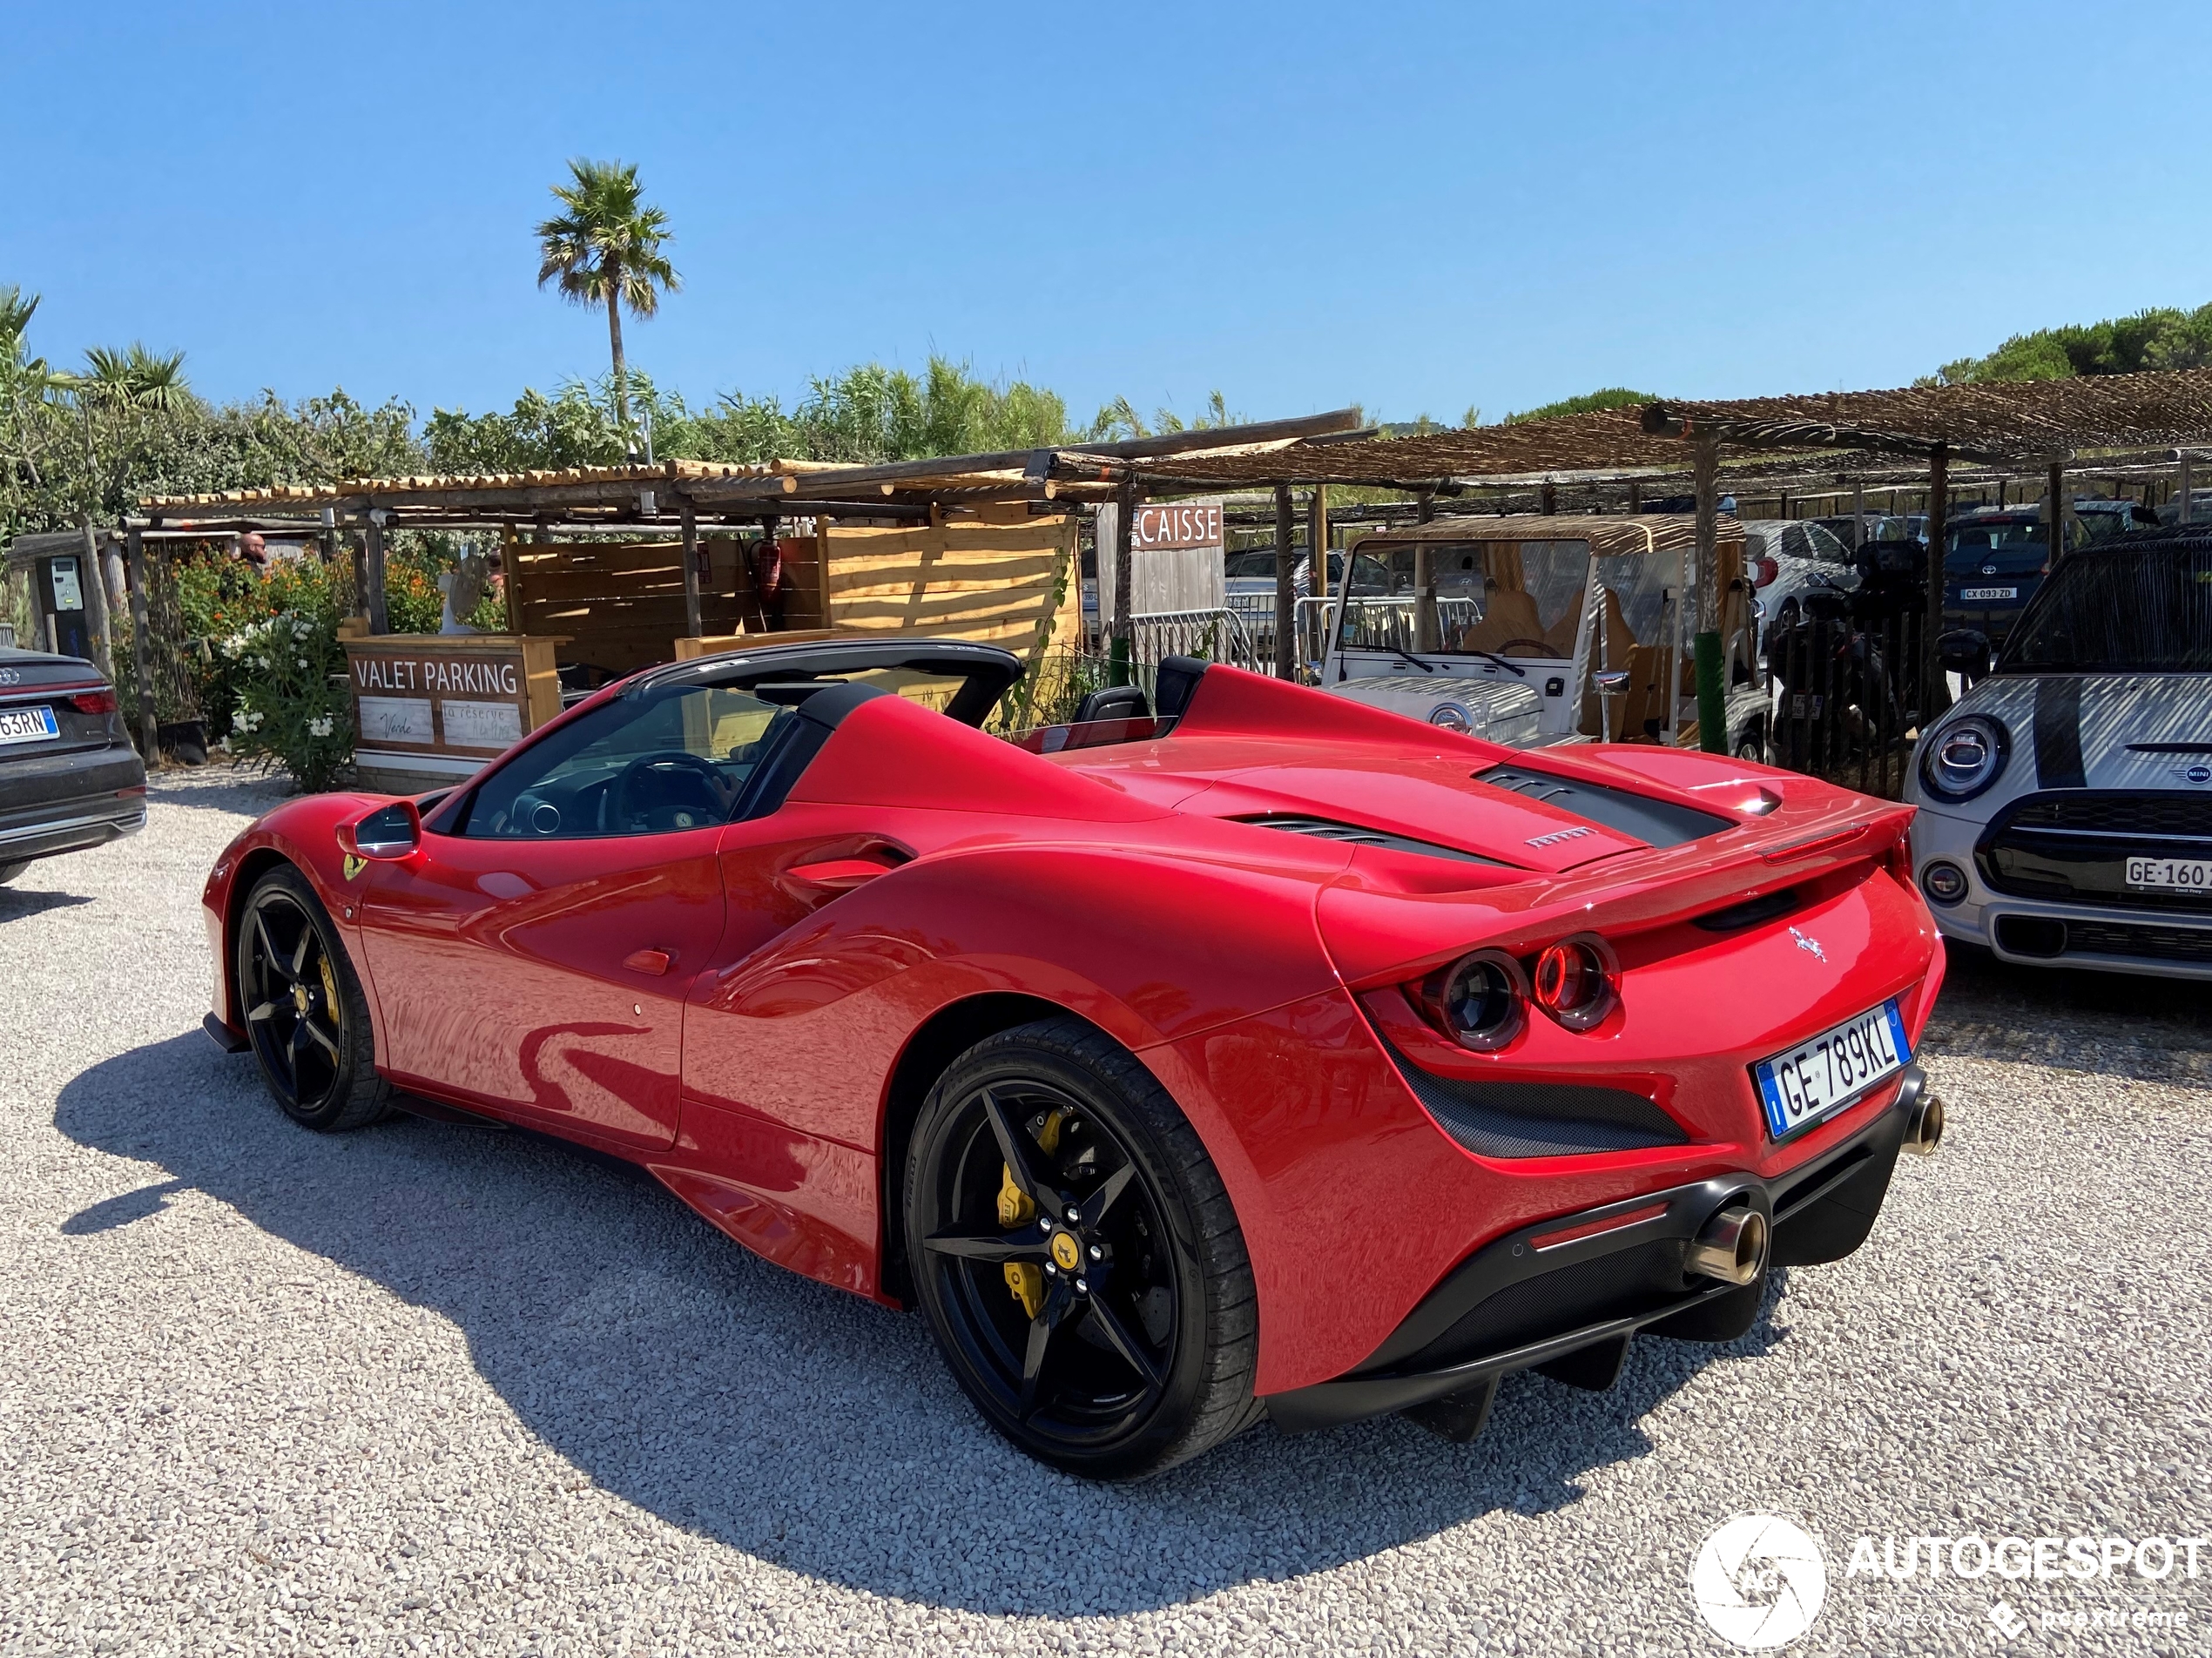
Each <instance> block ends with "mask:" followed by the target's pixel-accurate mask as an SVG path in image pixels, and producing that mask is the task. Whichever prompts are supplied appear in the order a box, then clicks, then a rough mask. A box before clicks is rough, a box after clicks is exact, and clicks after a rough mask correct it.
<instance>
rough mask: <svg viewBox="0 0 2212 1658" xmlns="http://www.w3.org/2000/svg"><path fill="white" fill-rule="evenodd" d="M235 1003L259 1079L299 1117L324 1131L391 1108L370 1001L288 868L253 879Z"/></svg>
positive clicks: (244, 913)
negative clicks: (257, 1065)
mask: <svg viewBox="0 0 2212 1658" xmlns="http://www.w3.org/2000/svg"><path fill="white" fill-rule="evenodd" d="M235 947H236V956H237V960H236V974H237V980H236V982H237V984H238V1001H239V1011H240V1012H242V1013H243V1014H245V1016H246V1035H247V1038H248V1040H249V1041H251V1042H252V1043H253V1057H254V1058H255V1059H256V1060H257V1061H258V1062H260V1067H261V1075H262V1078H263V1080H264V1081H266V1082H267V1083H268V1085H269V1092H270V1093H272V1094H273V1095H276V1099H277V1103H278V1104H279V1105H280V1106H282V1107H283V1108H284V1113H285V1115H287V1116H288V1117H290V1118H291V1119H292V1120H293V1122H298V1123H300V1124H303V1125H304V1126H306V1127H307V1128H310V1129H320V1130H321V1131H324V1132H326V1133H327V1132H332V1131H335V1130H338V1129H359V1128H364V1127H366V1126H367V1125H368V1124H369V1123H372V1122H375V1121H376V1120H377V1119H378V1118H380V1117H381V1116H383V1115H385V1114H386V1113H387V1112H388V1111H389V1110H390V1109H391V1095H392V1089H391V1084H389V1083H388V1082H385V1080H384V1079H383V1078H382V1077H381V1076H379V1075H377V1074H376V1049H375V1040H374V1035H372V1033H371V1031H370V1029H369V1022H368V998H367V997H366V996H364V995H363V994H361V981H360V979H358V978H357V977H355V975H354V964H353V963H352V961H350V960H347V955H346V949H345V947H344V946H343V945H342V944H341V943H340V942H339V940H338V930H337V928H336V927H334V926H333V925H332V924H331V920H330V914H329V912H328V911H327V910H325V909H324V908H323V907H322V901H321V900H320V899H318V898H317V897H316V896H315V893H314V888H313V887H312V886H309V885H308V884H307V879H306V878H305V877H304V876H302V875H301V874H300V872H299V871H298V870H296V869H293V868H292V867H291V866H289V865H285V866H280V867H278V868H276V869H273V870H271V871H270V872H269V873H267V874H266V875H264V876H262V877H261V879H260V880H258V881H256V882H255V883H254V885H253V891H252V892H251V893H248V894H247V895H246V904H245V907H244V908H243V909H241V910H240V911H239V918H238V930H237V933H236V940H235Z"/></svg>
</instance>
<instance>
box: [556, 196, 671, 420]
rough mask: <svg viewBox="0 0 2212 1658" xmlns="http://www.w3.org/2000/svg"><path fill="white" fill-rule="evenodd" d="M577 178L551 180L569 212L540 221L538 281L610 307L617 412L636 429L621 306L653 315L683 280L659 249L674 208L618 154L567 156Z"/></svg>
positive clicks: (578, 300)
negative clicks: (655, 201)
mask: <svg viewBox="0 0 2212 1658" xmlns="http://www.w3.org/2000/svg"><path fill="white" fill-rule="evenodd" d="M569 172H570V177H571V179H572V180H573V182H571V183H569V184H565V185H554V186H553V196H554V199H556V201H558V202H559V203H560V204H561V206H562V207H563V208H564V209H565V210H566V211H565V212H563V213H562V214H561V215H560V216H559V217H558V218H556V219H547V220H546V221H545V222H544V223H543V224H542V225H540V226H538V227H537V246H538V267H537V285H538V286H540V287H543V286H545V285H546V284H547V283H548V282H551V281H555V280H558V282H559V284H560V289H561V293H562V297H563V298H564V299H566V300H570V301H571V302H572V303H574V304H577V305H604V306H605V307H607V340H608V344H609V345H610V347H611V348H612V350H613V353H614V364H615V376H614V378H615V417H616V419H617V420H618V421H620V422H621V423H622V429H623V431H624V435H627V434H628V433H629V431H630V388H629V383H628V378H627V374H626V372H625V370H624V365H623V357H622V307H624V306H628V307H630V312H631V315H632V316H639V317H650V316H651V315H652V314H653V313H655V312H656V311H658V310H659V309H660V291H661V290H662V289H666V290H667V291H668V292H669V293H677V292H678V291H679V290H680V289H681V288H682V286H683V283H682V282H681V280H679V279H678V277H677V274H676V269H675V267H674V266H671V264H670V263H669V262H668V257H667V255H666V254H664V253H662V252H661V244H662V243H664V242H665V241H667V240H668V239H669V235H668V215H667V214H666V213H664V212H662V211H661V210H660V209H659V208H658V207H648V206H645V203H644V192H643V191H642V190H641V188H640V187H639V185H638V183H637V168H635V167H626V166H624V165H623V164H622V163H621V162H619V161H585V160H582V159H578V160H574V161H571V162H570V163H569Z"/></svg>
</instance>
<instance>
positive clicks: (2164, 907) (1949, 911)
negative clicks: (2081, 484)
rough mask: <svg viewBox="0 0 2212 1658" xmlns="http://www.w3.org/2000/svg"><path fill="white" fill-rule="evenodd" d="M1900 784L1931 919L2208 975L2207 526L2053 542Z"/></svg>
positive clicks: (1998, 948) (2009, 956) (2211, 853)
mask: <svg viewBox="0 0 2212 1658" xmlns="http://www.w3.org/2000/svg"><path fill="white" fill-rule="evenodd" d="M1906 798H1907V799H1910V800H1912V802H1913V803H1914V804H1915V805H1918V806H1919V808H1920V811H1919V816H1918V817H1917V818H1916V819H1914V820H1913V825H1912V865H1913V871H1914V873H1915V875H1916V877H1917V878H1918V880H1919V883H1920V890H1921V891H1922V892H1923V893H1925V894H1926V895H1927V899H1928V903H1929V907H1930V908H1931V909H1932V911H1933V912H1934V914H1935V918H1936V924H1937V925H1938V926H1939V927H1941V928H1942V930H1943V933H1944V936H1945V937H1946V938H1949V939H1954V940H1959V941H1960V942H1963V943H1969V944H1978V945H1986V946H1987V947H1989V948H1991V949H1992V950H1993V951H1995V952H1996V954H1998V955H1999V956H2000V958H2002V959H2003V960H2007V961H2018V962H2027V963H2033V964H2038V965H2043V966H2054V967H2091V968H2096V969H2099V970H2101V971H2104V972H2113V973H2146V974H2162V975H2166V976H2169V977H2175V978H2190V979H2212V527H2208V529H2206V530H2204V531H2199V532H2196V533H2194V534H2191V533H2189V532H2187V531H2182V532H2174V533H2168V534H2166V535H2163V536H2158V537H2156V538H2155V539H2146V540H2141V541H2136V542H2133V543H2123V544H2121V545H2108V546H2095V547H2089V548H2086V549H2082V550H2080V551H2079V552H2075V553H2072V554H2069V555H2068V556H2067V557H2066V558H2064V559H2063V560H2062V561H2061V562H2060V564H2059V567H2058V569H2057V570H2055V571H2054V572H2053V574H2052V575H2051V576H2050V577H2049V579H2047V581H2046V582H2045V583H2043V587H2042V590H2041V591H2040V592H2039V593H2038V594H2037V595H2036V596H2035V598H2034V599H2033V601H2032V602H2031V603H2030V604H2029V605H2028V607H2027V610H2026V611H2025V612H2023V614H2022V615H2021V617H2020V621H2019V622H2018V623H2015V624H2014V626H2013V630H2012V632H2011V634H2010V635H2009V636H2008V637H2006V642H2005V645H2004V649H2003V650H2002V651H2001V652H2000V654H1999V656H1998V658H1997V661H1996V663H1995V664H1994V667H1993V671H1992V672H1991V673H1990V674H1989V676H1988V677H1986V678H1985V679H1983V680H1981V681H1980V682H1979V684H1976V685H1975V686H1974V687H1973V689H1972V690H1971V691H1968V692H1967V693H1966V695H1965V696H1964V697H1963V698H1960V699H1959V703H1958V704H1956V705H1955V706H1954V707H1952V709H1951V711H1949V712H1948V713H1946V714H1945V715H1943V716H1942V717H1941V718H1939V719H1938V720H1937V721H1936V722H1935V724H1934V725H1932V726H1931V727H1930V729H1929V730H1928V731H1927V733H1926V734H1925V736H1924V737H1923V738H1921V739H1920V744H1919V752H1918V755H1917V757H1916V763H1915V765H1913V767H1912V778H1911V781H1910V783H1909V785H1908V787H1907V792H1906Z"/></svg>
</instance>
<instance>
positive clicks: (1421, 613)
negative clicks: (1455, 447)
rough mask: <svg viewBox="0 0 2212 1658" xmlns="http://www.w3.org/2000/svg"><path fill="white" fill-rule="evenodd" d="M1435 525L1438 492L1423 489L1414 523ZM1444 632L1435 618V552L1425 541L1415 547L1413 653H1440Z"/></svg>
mask: <svg viewBox="0 0 2212 1658" xmlns="http://www.w3.org/2000/svg"><path fill="white" fill-rule="evenodd" d="M1435 521H1436V491H1435V490H1433V489H1423V490H1421V491H1420V493H1419V494H1418V495H1415V496H1414V497H1413V522H1415V523H1421V524H1426V523H1433V522H1435ZM1443 648H1444V629H1443V625H1442V623H1440V622H1439V621H1438V619H1437V615H1436V549H1434V548H1433V547H1432V546H1430V545H1429V543H1426V542H1425V541H1417V542H1415V543H1413V649H1414V650H1442V649H1443Z"/></svg>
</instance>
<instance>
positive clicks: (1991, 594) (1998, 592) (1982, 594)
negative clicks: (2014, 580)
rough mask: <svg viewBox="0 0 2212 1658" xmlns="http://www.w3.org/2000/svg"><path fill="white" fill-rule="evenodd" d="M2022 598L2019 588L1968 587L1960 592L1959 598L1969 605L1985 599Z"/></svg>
mask: <svg viewBox="0 0 2212 1658" xmlns="http://www.w3.org/2000/svg"><path fill="white" fill-rule="evenodd" d="M2019 596H2020V589H2018V588H2017V587H1966V588H1961V589H1959V597H1960V598H1962V599H1964V600H1966V603H1969V604H1972V603H1975V602H1977V601H1979V600H1984V599H2016V598H2018V597H2019Z"/></svg>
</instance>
